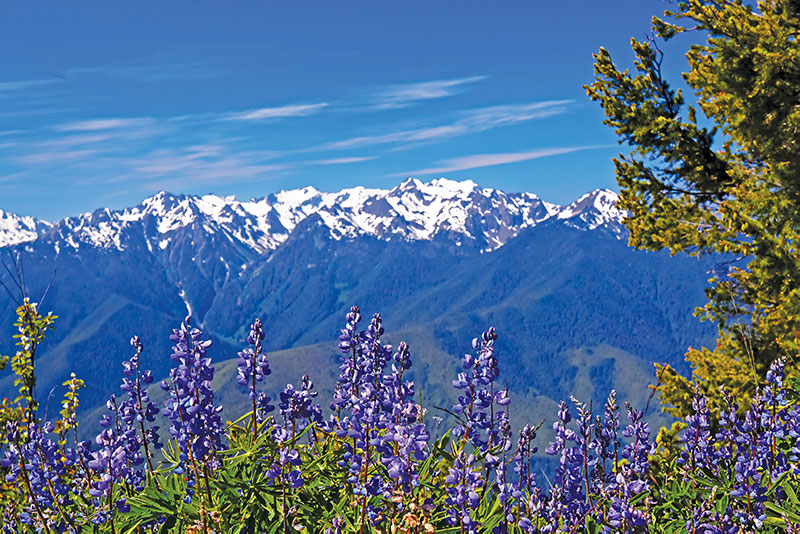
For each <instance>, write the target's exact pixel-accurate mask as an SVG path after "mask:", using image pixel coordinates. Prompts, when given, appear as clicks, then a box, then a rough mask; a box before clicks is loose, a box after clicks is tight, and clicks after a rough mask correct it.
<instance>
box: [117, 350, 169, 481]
mask: <svg viewBox="0 0 800 534" xmlns="http://www.w3.org/2000/svg"><path fill="white" fill-rule="evenodd" d="M131 346H132V347H133V348H134V349H135V351H134V355H133V356H132V357H131V358H130V360H128V361H125V362H122V368H123V371H122V375H123V378H122V385H121V386H120V389H122V391H124V392H125V393H127V398H126V399H125V400H124V401H123V402H122V403H120V405H119V408H116V406H114V407H113V410H112V411H113V412H114V416H115V418H117V424H116V429H115V430H116V432H117V433H118V434H119V435H120V436H121V437H123V438H124V439H125V443H126V448H127V449H128V455H129V458H130V463H131V465H132V466H133V467H134V469H132V470H131V472H130V474H129V478H128V480H127V482H128V483H129V484H131V486H132V487H133V488H134V489H136V490H137V491H139V490H140V489H141V488H142V487H143V486H144V484H145V483H146V477H145V474H144V472H143V470H142V469H140V468H138V466H139V465H140V464H141V461H140V460H141V458H142V456H141V449H143V450H144V460H146V462H147V468H148V470H149V472H150V473H153V471H154V470H153V463H152V458H151V452H150V447H153V448H154V449H156V450H158V449H160V448H161V447H162V444H161V442H160V441H159V436H158V429H159V427H158V426H157V425H152V424H147V425H146V423H153V422H154V421H155V416H156V415H157V414H158V408H156V405H155V403H153V401H151V400H150V396H149V394H148V392H147V388H146V386H147V385H149V384H152V383H153V375H152V373H151V371H150V370H149V369H146V370H142V369H141V362H140V360H141V354H142V351H143V350H144V347H143V345H142V342H141V340H140V339H139V337H138V336H134V337H133V338H131ZM114 402H115V401H114ZM107 406H108V408H109V409H110V410H111V409H112V406H110V405H107Z"/></svg>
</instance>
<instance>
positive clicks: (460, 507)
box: [445, 451, 484, 534]
mask: <svg viewBox="0 0 800 534" xmlns="http://www.w3.org/2000/svg"><path fill="white" fill-rule="evenodd" d="M474 466H475V455H473V454H470V455H467V454H465V453H464V452H463V451H462V452H460V453H459V454H458V456H456V458H455V460H454V462H453V467H451V468H450V470H449V471H448V475H447V476H446V477H445V482H446V483H447V485H448V488H447V495H448V496H447V499H445V504H446V505H447V506H449V507H450V508H448V510H447V513H448V516H447V524H448V525H462V526H463V527H464V529H466V531H467V532H468V533H469V534H477V532H478V528H480V524H479V523H478V522H477V521H475V519H474V518H473V515H474V514H473V511H474V510H477V509H478V507H479V506H480V503H481V501H480V496H479V494H478V492H479V491H480V490H481V488H482V487H483V484H484V481H483V479H482V478H481V475H480V472H479V471H476V470H475V468H474Z"/></svg>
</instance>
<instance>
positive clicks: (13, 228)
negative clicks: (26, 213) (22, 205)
mask: <svg viewBox="0 0 800 534" xmlns="http://www.w3.org/2000/svg"><path fill="white" fill-rule="evenodd" d="M51 226H52V224H50V223H49V222H47V221H42V220H40V219H35V218H33V217H22V216H19V215H14V214H13V213H9V212H7V211H3V210H0V247H7V246H11V245H17V244H19V243H26V242H28V241H33V240H35V239H36V238H37V237H39V236H40V235H42V234H43V233H44V232H46V231H47V230H48V229H49V228H50V227H51Z"/></svg>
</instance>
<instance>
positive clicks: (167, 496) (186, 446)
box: [0, 300, 800, 533]
mask: <svg viewBox="0 0 800 534" xmlns="http://www.w3.org/2000/svg"><path fill="white" fill-rule="evenodd" d="M18 318H19V321H18V323H17V326H18V328H19V335H18V338H19V340H18V344H19V351H18V352H17V354H16V355H15V356H14V357H13V358H12V360H11V363H12V368H13V370H14V372H15V373H16V375H17V382H16V383H17V386H18V387H19V391H20V395H19V397H18V398H17V399H15V400H14V401H13V402H6V403H5V404H4V406H3V412H2V415H3V419H4V423H5V432H4V433H3V435H2V436H3V448H2V450H3V459H2V460H0V465H2V470H3V474H4V475H5V482H6V485H5V486H3V488H2V506H3V522H4V529H5V531H7V532H302V531H309V532H331V533H333V532H459V533H465V532H470V533H473V532H499V533H502V532H554V531H565V532H582V531H589V532H642V531H652V532H675V531H683V530H686V531H688V532H749V531H754V530H764V531H784V530H785V531H789V532H794V531H797V530H800V500H798V496H797V490H798V488H800V484H798V482H800V476H799V474H800V464H798V451H800V449H798V443H797V438H798V436H800V411H798V403H797V401H798V399H800V393H798V386H800V381H798V380H794V379H789V381H788V382H787V381H786V379H785V377H784V371H783V367H784V363H783V360H781V359H779V360H777V361H776V362H775V363H774V364H773V365H772V367H771V368H770V371H769V372H768V374H767V382H766V384H765V386H764V387H763V388H761V389H759V390H758V392H757V393H756V395H755V397H754V399H753V402H752V403H751V404H750V406H749V407H748V408H747V409H746V410H745V411H744V415H743V416H739V415H738V413H739V412H740V407H739V406H738V404H737V401H736V400H735V399H733V398H731V397H730V395H727V394H726V392H725V391H724V390H723V392H722V393H721V394H722V395H723V398H724V399H725V402H726V408H725V410H724V411H723V413H722V417H721V418H720V419H719V420H718V421H714V420H712V417H711V414H710V412H709V409H708V407H707V400H706V398H705V397H704V396H703V395H702V394H698V395H697V396H696V397H695V399H694V402H693V410H694V413H693V414H692V415H691V416H689V417H687V418H686V421H685V424H684V425H682V426H678V427H676V428H675V429H673V431H672V432H669V431H666V430H664V431H662V432H661V434H660V435H659V438H658V439H656V440H654V439H653V437H652V436H651V431H650V428H649V427H648V425H647V423H646V422H645V421H644V413H643V412H642V411H639V410H637V409H635V408H633V407H631V406H627V405H626V406H625V407H624V408H621V407H620V406H618V405H617V401H616V398H615V394H614V392H613V391H612V392H611V394H610V395H609V397H608V401H607V402H606V404H605V407H604V410H603V411H602V414H593V413H592V410H591V407H590V406H587V405H586V404H583V403H581V402H579V401H577V400H575V399H573V400H572V402H571V403H570V404H568V403H565V402H562V403H561V406H560V408H559V410H558V415H557V419H556V421H555V423H554V425H553V428H554V430H555V439H554V440H553V441H552V442H551V443H550V444H549V446H548V447H547V448H546V450H545V451H544V453H545V454H548V455H551V456H554V457H555V458H557V459H558V468H557V469H556V474H555V478H554V480H552V481H542V480H538V479H537V476H536V474H535V473H533V472H531V460H532V458H533V456H534V455H535V454H537V450H536V447H534V446H533V440H534V438H535V437H536V431H537V430H538V428H533V427H531V426H529V425H526V426H524V427H522V428H521V430H520V431H519V433H518V435H514V434H513V433H512V427H511V420H510V418H509V408H510V400H509V397H508V391H506V390H505V389H503V388H502V387H500V386H499V384H500V380H499V379H500V363H501V358H500V357H498V355H496V354H495V350H494V344H495V340H496V339H497V334H496V333H495V331H494V329H492V328H490V329H489V330H487V331H486V332H484V333H483V334H482V335H481V336H480V337H478V338H476V339H474V340H473V342H472V348H473V352H472V353H471V354H466V355H465V356H464V357H463V359H462V360H461V370H460V372H458V373H456V374H455V379H454V380H453V387H454V388H457V389H458V390H459V393H460V395H459V397H458V402H457V404H456V405H455V406H453V407H452V410H450V415H451V416H452V417H453V418H454V420H455V421H456V424H455V426H454V427H453V428H452V429H450V430H449V431H448V432H447V433H446V434H445V435H444V436H443V437H442V438H440V439H438V440H436V441H432V440H431V438H430V434H429V432H428V429H427V424H426V420H427V418H428V417H430V416H429V415H427V414H426V413H425V409H423V408H422V407H421V406H420V405H419V404H418V403H417V402H415V400H414V399H415V394H416V388H415V385H414V384H413V383H412V382H409V381H408V380H404V376H403V375H404V373H405V371H407V370H408V369H409V368H410V367H411V364H412V359H411V352H410V348H409V347H408V345H407V344H405V343H400V344H399V346H398V347H396V348H394V349H393V348H392V347H391V346H388V345H385V344H384V343H383V342H382V341H381V338H382V336H383V333H384V330H383V325H382V322H381V318H380V316H379V315H377V314H376V315H374V316H373V317H372V319H371V320H370V321H369V324H368V325H367V327H366V328H365V329H363V330H362V329H360V326H361V324H362V320H361V314H360V311H359V310H358V308H357V307H353V308H352V309H351V310H350V312H349V313H348V314H347V318H346V324H345V328H344V329H342V332H341V336H340V337H339V348H340V349H341V351H342V354H343V356H342V363H341V367H340V376H339V381H338V383H337V387H336V390H335V393H334V396H333V399H332V400H331V402H330V405H329V410H326V411H328V412H329V415H328V417H324V416H323V409H322V408H321V406H320V405H319V404H318V403H317V401H316V392H315V391H314V385H313V382H312V381H311V380H310V379H309V377H307V376H304V377H302V378H301V379H300V382H299V384H300V385H299V386H298V387H294V386H292V385H291V384H289V385H287V386H286V388H285V389H284V390H283V391H282V392H281V393H280V395H279V397H278V398H277V399H271V398H269V397H268V396H266V395H265V394H264V392H263V391H262V390H263V383H264V382H265V381H266V380H268V375H269V374H270V369H269V360H268V356H267V354H266V353H265V352H264V347H263V340H264V338H265V337H266V336H265V332H264V329H263V326H262V325H261V324H260V322H259V321H256V322H255V323H254V324H253V325H252V326H251V329H250V335H249V336H248V339H247V342H248V347H247V348H245V349H244V350H243V351H242V352H240V353H239V376H238V378H239V383H240V384H241V385H242V386H245V387H246V388H247V389H246V391H247V393H246V394H247V395H249V399H250V404H251V406H252V410H251V411H250V412H249V413H247V414H246V415H244V416H243V417H241V418H240V419H239V420H237V421H234V422H229V421H224V420H223V417H222V413H223V409H222V407H221V406H218V405H216V404H215V402H214V391H213V390H212V388H211V381H212V379H213V377H214V367H213V365H212V363H211V358H210V357H209V356H208V350H209V348H210V341H207V340H205V339H204V337H203V333H202V332H201V331H200V330H199V329H197V328H193V327H191V325H190V318H187V319H186V321H185V322H184V323H183V324H182V325H181V326H180V328H178V329H176V330H174V331H173V335H172V336H171V338H172V340H173V342H174V343H175V346H174V349H173V353H172V355H171V358H172V360H173V363H174V367H173V369H172V370H171V372H170V374H169V377H168V378H167V379H166V380H164V381H163V382H162V383H161V387H162V389H164V390H165V391H168V392H169V399H168V400H167V401H165V403H164V406H163V407H161V408H160V409H159V408H158V407H156V406H155V405H154V404H153V402H151V401H150V399H149V397H148V393H147V385H148V384H151V383H152V382H153V381H154V377H153V376H152V374H151V373H150V372H149V371H147V370H145V369H144V367H145V354H146V352H145V351H144V347H143V346H142V344H141V342H140V341H139V339H138V338H137V337H134V338H133V339H132V340H131V345H132V356H131V358H130V360H128V361H126V362H124V363H123V370H122V375H123V376H122V385H121V390H122V395H121V396H119V397H117V396H114V395H112V396H111V398H110V399H109V401H108V404H107V412H106V414H104V415H103V420H102V425H103V427H104V430H103V431H102V432H101V433H100V434H99V435H98V436H96V437H95V439H94V440H87V441H82V440H81V438H84V437H86V436H82V435H81V433H80V428H79V427H78V424H77V421H76V417H75V416H76V410H77V407H78V401H79V391H80V389H81V387H82V386H83V384H82V382H81V381H80V379H78V378H76V377H75V376H74V375H73V376H72V377H71V378H70V379H69V380H67V381H66V382H65V383H64V386H65V389H66V393H65V396H64V401H63V403H62V404H63V410H62V411H61V413H60V418H59V419H58V420H56V421H47V420H43V419H42V418H41V417H40V416H39V414H38V412H39V410H37V406H36V402H35V400H34V398H35V395H34V387H35V374H34V369H35V367H34V362H35V353H36V349H37V347H38V345H39V343H41V342H42V341H43V339H44V334H45V332H46V330H47V329H48V328H50V327H51V326H52V324H53V317H52V316H50V315H48V316H44V317H43V316H42V315H41V314H40V313H39V312H38V310H37V307H36V305H35V304H33V303H31V302H30V301H28V300H26V301H24V302H23V303H22V305H21V306H20V307H19V309H18ZM159 412H160V413H161V415H163V416H164V417H165V418H166V419H165V420H166V421H168V422H169V435H170V439H169V441H168V442H167V443H166V445H162V443H161V442H160V439H159V434H158V426H156V425H155V424H154V423H156V422H157V416H158V414H159Z"/></svg>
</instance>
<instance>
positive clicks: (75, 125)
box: [55, 117, 155, 132]
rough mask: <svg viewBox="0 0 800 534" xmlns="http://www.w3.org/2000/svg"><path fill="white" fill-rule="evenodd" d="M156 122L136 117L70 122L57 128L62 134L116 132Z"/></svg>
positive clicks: (148, 118) (147, 118)
mask: <svg viewBox="0 0 800 534" xmlns="http://www.w3.org/2000/svg"><path fill="white" fill-rule="evenodd" d="M154 123H155V120H154V119H152V118H150V117H136V118H130V119H90V120H82V121H76V122H69V123H65V124H59V125H57V126H55V129H56V130H58V131H61V132H94V131H99V130H115V129H121V128H138V127H142V126H150V125H152V124H154Z"/></svg>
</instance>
